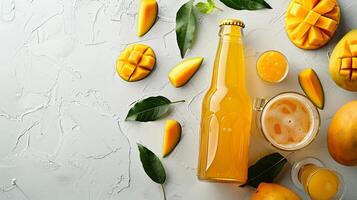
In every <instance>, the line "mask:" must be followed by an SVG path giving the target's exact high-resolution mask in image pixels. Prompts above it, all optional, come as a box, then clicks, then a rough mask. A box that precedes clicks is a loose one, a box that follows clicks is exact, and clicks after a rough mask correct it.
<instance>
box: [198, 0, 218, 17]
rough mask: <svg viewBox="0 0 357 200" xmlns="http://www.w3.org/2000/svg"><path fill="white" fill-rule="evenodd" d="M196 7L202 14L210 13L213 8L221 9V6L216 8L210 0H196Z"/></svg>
mask: <svg viewBox="0 0 357 200" xmlns="http://www.w3.org/2000/svg"><path fill="white" fill-rule="evenodd" d="M196 8H197V10H198V11H200V12H201V13H204V14H209V13H211V12H212V11H213V10H214V9H215V8H216V9H217V10H220V11H223V10H222V9H221V8H218V7H217V6H216V4H215V3H214V2H213V1H212V0H207V2H198V3H197V4H196Z"/></svg>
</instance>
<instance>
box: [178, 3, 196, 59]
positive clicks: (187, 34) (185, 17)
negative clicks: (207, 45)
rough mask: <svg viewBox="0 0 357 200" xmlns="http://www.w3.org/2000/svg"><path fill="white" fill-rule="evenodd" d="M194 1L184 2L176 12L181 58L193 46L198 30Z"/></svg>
mask: <svg viewBox="0 0 357 200" xmlns="http://www.w3.org/2000/svg"><path fill="white" fill-rule="evenodd" d="M193 1H194V0H190V1H188V2H187V3H185V4H183V5H182V6H181V8H180V9H179V10H178V11H177V13H176V40H177V44H178V46H179V48H180V54H181V58H183V57H184V56H185V54H186V51H187V50H188V49H189V48H190V47H191V46H192V44H193V39H194V37H195V31H196V16H195V13H194V10H193V8H194V7H193Z"/></svg>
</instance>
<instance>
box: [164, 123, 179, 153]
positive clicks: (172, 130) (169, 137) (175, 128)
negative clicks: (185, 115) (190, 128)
mask: <svg viewBox="0 0 357 200" xmlns="http://www.w3.org/2000/svg"><path fill="white" fill-rule="evenodd" d="M180 139H181V125H180V123H179V122H178V121H176V120H172V119H170V120H167V121H166V124H165V132H164V142H163V145H162V156H163V157H166V156H168V155H169V154H170V153H171V152H172V151H173V150H174V148H175V147H176V145H177V144H178V143H179V141H180Z"/></svg>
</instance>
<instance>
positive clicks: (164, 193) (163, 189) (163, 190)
mask: <svg viewBox="0 0 357 200" xmlns="http://www.w3.org/2000/svg"><path fill="white" fill-rule="evenodd" d="M161 188H162V194H163V195H164V200H166V192H165V188H164V185H163V184H161Z"/></svg>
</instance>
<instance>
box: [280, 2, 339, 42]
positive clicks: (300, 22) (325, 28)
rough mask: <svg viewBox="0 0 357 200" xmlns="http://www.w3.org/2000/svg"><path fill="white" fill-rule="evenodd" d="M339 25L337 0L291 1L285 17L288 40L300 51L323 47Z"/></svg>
mask: <svg viewBox="0 0 357 200" xmlns="http://www.w3.org/2000/svg"><path fill="white" fill-rule="evenodd" d="M339 23H340V8H339V5H338V2H337V0H291V2H290V4H289V6H288V9H287V12H286V17H285V29H286V32H287V34H288V37H289V39H290V40H291V41H292V42H293V43H294V44H295V45H296V46H297V47H300V48H302V49H317V48H320V47H322V46H323V45H325V44H326V43H327V42H328V41H330V40H331V37H332V36H333V34H334V33H335V31H336V29H337V26H338V24H339Z"/></svg>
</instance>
